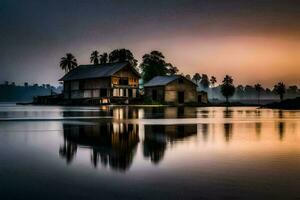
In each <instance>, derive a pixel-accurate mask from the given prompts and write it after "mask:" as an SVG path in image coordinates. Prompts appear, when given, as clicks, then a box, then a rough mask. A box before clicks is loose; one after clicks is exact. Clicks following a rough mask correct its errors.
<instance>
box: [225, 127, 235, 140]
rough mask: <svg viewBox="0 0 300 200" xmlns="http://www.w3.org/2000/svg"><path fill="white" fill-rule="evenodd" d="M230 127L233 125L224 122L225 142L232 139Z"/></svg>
mask: <svg viewBox="0 0 300 200" xmlns="http://www.w3.org/2000/svg"><path fill="white" fill-rule="evenodd" d="M232 127H233V125H232V124H231V123H230V124H229V123H226V124H224V137H225V141H226V142H229V141H230V140H231V139H232Z"/></svg>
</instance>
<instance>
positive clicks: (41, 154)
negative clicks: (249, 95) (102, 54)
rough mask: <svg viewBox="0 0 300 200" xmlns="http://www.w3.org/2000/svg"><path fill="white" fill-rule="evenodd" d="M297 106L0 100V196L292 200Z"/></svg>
mask: <svg viewBox="0 0 300 200" xmlns="http://www.w3.org/2000/svg"><path fill="white" fill-rule="evenodd" d="M299 187H300V112H299V111H280V110H268V109H256V108H254V107H235V108H220V107H218V108H214V107H210V108H191V107H181V108H176V107H145V108H138V107H50V106H49V107H46V106H44V107H42V106H14V105H1V104H0V195H1V196H0V198H1V199H5V200H6V199H299V198H300V190H299Z"/></svg>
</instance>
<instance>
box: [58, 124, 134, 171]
mask: <svg viewBox="0 0 300 200" xmlns="http://www.w3.org/2000/svg"><path fill="white" fill-rule="evenodd" d="M63 129H64V131H63V132H64V133H63V135H64V145H63V146H62V147H61V148H60V151H59V152H60V155H61V156H62V158H65V159H66V160H67V162H68V163H69V162H70V161H72V159H73V157H74V156H75V155H76V150H77V146H80V147H85V148H89V149H90V150H91V163H92V164H93V165H94V166H95V167H97V165H98V163H99V161H100V163H101V164H102V166H109V167H110V168H111V169H114V170H122V171H124V170H127V169H128V168H129V167H130V165H131V164H132V161H133V157H134V155H135V153H136V147H137V144H138V142H139V135H138V125H133V124H125V123H112V122H106V123H97V124H94V125H76V124H64V125H63Z"/></svg>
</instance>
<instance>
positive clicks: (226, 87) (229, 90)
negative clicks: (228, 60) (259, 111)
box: [221, 75, 235, 104]
mask: <svg viewBox="0 0 300 200" xmlns="http://www.w3.org/2000/svg"><path fill="white" fill-rule="evenodd" d="M221 92H222V95H223V96H224V97H225V98H226V103H227V104H228V102H229V101H228V99H229V97H232V96H233V94H234V92H235V87H234V85H233V79H232V78H231V76H228V75H226V76H225V78H224V80H223V84H222V85H221Z"/></svg>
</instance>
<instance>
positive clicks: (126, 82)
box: [119, 79, 129, 85]
mask: <svg viewBox="0 0 300 200" xmlns="http://www.w3.org/2000/svg"><path fill="white" fill-rule="evenodd" d="M119 84H120V85H128V84H129V82H128V79H120V82H119Z"/></svg>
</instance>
